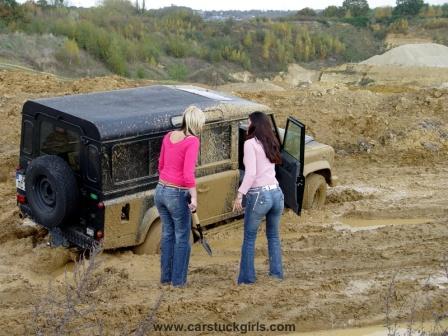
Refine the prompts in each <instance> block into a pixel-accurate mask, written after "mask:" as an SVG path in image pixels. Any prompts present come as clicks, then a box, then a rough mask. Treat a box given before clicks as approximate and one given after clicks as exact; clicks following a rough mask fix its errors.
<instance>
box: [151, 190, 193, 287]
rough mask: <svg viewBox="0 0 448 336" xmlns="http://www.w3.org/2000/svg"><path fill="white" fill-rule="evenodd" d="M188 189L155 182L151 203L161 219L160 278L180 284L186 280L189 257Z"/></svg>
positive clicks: (178, 285)
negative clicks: (153, 199) (153, 203)
mask: <svg viewBox="0 0 448 336" xmlns="http://www.w3.org/2000/svg"><path fill="white" fill-rule="evenodd" d="M189 200H190V192H189V191H188V190H187V189H181V188H176V187H171V186H166V185H161V184H158V185H157V187H156V192H155V204H156V207H157V210H158V211H159V215H160V219H161V221H162V236H161V240H160V268H161V270H160V282H161V283H162V284H170V283H171V284H172V285H173V286H176V287H183V286H185V285H186V283H187V273H188V263H189V261H190V252H191V245H190V230H191V212H190V209H189V207H188V203H189Z"/></svg>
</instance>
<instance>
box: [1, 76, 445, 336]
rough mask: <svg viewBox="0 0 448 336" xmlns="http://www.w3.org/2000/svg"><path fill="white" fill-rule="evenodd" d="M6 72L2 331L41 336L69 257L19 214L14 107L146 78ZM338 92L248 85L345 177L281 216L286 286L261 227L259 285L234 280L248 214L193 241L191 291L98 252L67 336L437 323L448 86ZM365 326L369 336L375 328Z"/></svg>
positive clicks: (153, 263)
mask: <svg viewBox="0 0 448 336" xmlns="http://www.w3.org/2000/svg"><path fill="white" fill-rule="evenodd" d="M30 76H31V77H32V78H30ZM0 78H1V79H2V81H0V96H1V97H2V98H1V99H2V100H1V104H2V105H1V106H0V113H1V114H2V116H5V117H6V118H5V120H7V122H5V123H4V124H2V125H1V126H0V129H1V131H2V132H1V137H2V147H1V152H0V155H1V158H2V159H4V160H2V161H1V162H2V163H1V170H0V171H2V172H3V173H2V174H3V175H0V177H2V176H4V177H3V178H0V197H1V198H2V202H1V204H0V209H1V212H0V312H1V313H0V334H8V335H24V334H35V331H36V330H37V328H38V327H39V328H41V329H43V330H46V333H45V334H51V330H52V329H51V327H52V326H54V320H60V319H62V317H63V316H66V315H64V311H63V310H62V311H61V310H54V312H55V314H53V315H51V316H52V317H49V316H50V315H49V314H44V311H43V309H44V308H45V307H46V308H48V307H51V306H48V305H47V306H45V305H43V304H42V302H47V303H48V302H50V301H51V300H49V297H51V298H52V300H53V302H64V298H65V293H66V291H67V288H70V286H73V282H72V280H71V279H72V273H73V270H74V263H73V261H72V260H73V255H72V254H71V253H70V251H67V250H64V249H51V248H49V247H47V246H46V242H47V239H48V237H46V236H45V232H44V231H43V230H41V229H39V228H36V227H35V226H33V225H32V223H29V222H27V221H25V222H23V221H22V220H20V219H19V218H18V213H17V210H16V204H15V189H14V183H13V176H12V175H11V172H12V171H13V170H14V167H15V165H16V162H17V161H16V160H17V146H18V143H19V138H18V137H19V120H20V119H19V113H20V106H21V104H22V103H23V102H24V100H25V99H27V98H30V97H37V96H42V95H48V96H50V95H57V94H65V93H69V92H81V91H82V92H84V91H94V90H100V89H111V88H118V87H123V86H134V85H140V84H141V83H135V82H127V81H124V80H121V79H117V78H109V79H108V78H104V79H85V80H82V81H77V82H67V83H65V82H64V83H62V82H58V81H57V80H55V79H52V78H42V77H39V76H38V75H28V74H21V73H12V72H0ZM33 83H37V84H36V87H35V86H33ZM10 88H13V89H10ZM74 88H77V91H75V90H74ZM330 89H331V88H328V87H317V86H315V87H311V88H303V89H300V90H298V89H297V90H289V91H288V90H286V91H278V92H263V93H253V92H250V93H247V92H241V93H240V95H243V96H245V97H246V98H251V99H254V100H256V101H259V102H261V103H266V104H268V105H270V106H272V107H273V108H274V110H275V112H276V114H277V116H278V117H279V119H280V120H281V121H284V120H285V118H286V116H287V115H289V114H292V115H295V116H296V117H298V118H299V119H302V120H303V121H304V122H305V123H306V125H307V126H309V127H308V130H309V132H310V133H311V134H313V135H315V136H316V138H317V139H318V140H320V141H322V142H325V143H329V144H331V145H333V146H334V147H335V148H336V150H337V158H336V167H335V171H336V174H337V175H338V177H339V180H340V184H339V186H337V187H335V188H329V191H328V193H329V194H328V202H327V204H326V207H325V209H324V210H322V211H304V212H303V213H302V216H301V217H297V216H296V215H295V214H293V213H292V212H290V211H286V212H285V214H284V216H283V217H282V221H281V239H282V249H283V262H284V271H285V279H284V280H283V281H276V280H274V279H271V278H270V277H269V276H268V275H267V271H268V264H267V258H268V257H267V245H266V238H265V235H264V230H263V228H261V230H260V233H259V237H258V239H257V243H256V270H257V283H256V284H255V285H253V286H238V285H236V277H237V274H238V268H239V258H240V249H241V243H242V237H243V230H242V222H241V220H240V221H233V222H231V223H228V224H227V225H225V226H220V227H218V228H215V229H212V230H210V231H208V232H207V233H206V237H207V240H208V242H209V243H210V245H211V247H212V249H213V253H214V254H213V257H209V256H208V255H207V254H206V253H205V251H204V250H203V249H202V248H201V246H196V245H195V246H194V247H193V251H192V255H191V259H190V272H189V280H188V286H187V287H186V288H184V289H178V288H171V287H165V286H161V285H159V282H158V281H159V274H160V273H159V272H160V271H159V257H158V256H140V255H134V254H133V252H132V251H131V250H126V249H123V250H119V251H108V252H105V253H103V254H102V255H100V256H99V257H98V261H99V263H98V266H97V267H96V268H95V270H94V272H93V273H94V274H93V275H92V280H91V282H89V286H87V288H88V289H89V290H88V293H87V295H85V296H84V297H83V301H81V303H80V304H79V307H80V308H79V309H83V311H84V312H86V311H87V312H88V314H81V315H80V316H78V317H75V318H73V320H72V321H71V324H70V325H71V327H72V329H71V331H69V332H67V333H68V334H70V332H71V333H72V334H80V335H92V334H97V332H93V331H92V329H91V328H89V326H90V324H91V323H92V322H93V321H101V322H102V323H103V331H104V334H106V335H129V334H139V332H141V331H142V330H143V331H144V330H149V329H148V328H147V326H148V325H151V323H152V322H156V323H179V324H184V325H187V324H200V323H205V324H214V323H221V324H224V323H229V324H232V323H234V322H235V323H240V324H242V323H256V322H259V323H264V324H276V323H285V324H293V325H294V326H295V332H296V333H302V332H313V333H310V334H305V335H349V334H350V331H347V332H346V333H345V332H344V331H341V330H340V329H342V328H352V329H351V330H353V328H357V327H368V326H381V325H383V324H384V323H385V320H386V311H387V309H386V308H387V306H389V313H388V316H389V318H390V319H391V320H392V321H401V322H406V321H407V320H408V319H409V318H410V316H411V315H412V316H413V318H414V320H415V321H420V320H429V321H431V319H432V318H433V316H435V315H434V314H436V315H437V314H439V313H440V314H442V313H447V305H448V291H447V288H448V271H447V269H448V265H447V261H446V260H447V259H446V257H447V255H446V251H447V247H448V246H447V245H448V210H447V209H448V208H447V204H448V196H447V193H446V190H448V168H447V167H446V159H447V156H448V155H447V140H446V139H447V138H446V137H445V133H447V132H448V128H447V126H448V119H447V118H448V114H447V113H446V109H447V99H448V94H447V93H446V92H442V95H439V93H437V95H436V96H438V98H436V97H435V96H433V95H432V92H433V91H428V89H421V90H418V91H417V92H413V93H405V94H403V93H400V94H398V93H387V94H383V93H372V92H371V91H369V90H364V89H363V90H350V89H348V88H347V87H340V88H333V90H335V92H336V93H335V94H332V93H331V92H330V93H328V91H327V90H330ZM319 92H320V93H321V94H318V93H319ZM5 95H8V97H10V98H6V99H5V98H4V97H5ZM428 97H429V98H428ZM427 98H428V99H429V103H425V101H426V99H427ZM397 106H398V108H396V107H397ZM405 106H406V107H405ZM8 111H10V112H9V113H10V114H9V115H8ZM280 126H281V125H280ZM382 139H383V140H382ZM425 144H426V147H425ZM430 144H433V145H434V146H436V147H437V149H435V147H431V146H430ZM67 284H68V287H67ZM49 288H51V290H50V291H49ZM50 294H51V295H50ZM53 306H57V307H60V306H59V305H56V304H54V305H53ZM50 310H51V309H50ZM51 311H53V310H51ZM51 319H53V320H51ZM45 328H47V329H45ZM76 328H81V331H79V330H75V329H76ZM319 330H320V332H319V333H318V331H319ZM322 330H324V331H322ZM329 330H333V331H329ZM364 330H367V331H368V332H367V331H366V333H364V334H362V335H366V334H369V333H372V335H373V333H374V332H376V331H377V329H374V328H373V327H372V328H371V329H364ZM140 334H141V333H140ZM143 334H145V333H143ZM154 334H160V335H176V334H179V332H174V331H172V332H169V331H164V332H154ZM181 334H186V335H188V334H190V335H199V334H201V335H207V334H220V333H219V332H218V333H213V332H210V331H205V332H189V333H188V332H183V333H181ZM226 334H240V333H239V332H236V331H235V332H229V333H226ZM248 334H253V335H262V334H264V335H268V334H272V333H271V332H251V333H248ZM278 334H282V333H281V332H279V333H278ZM353 335H358V334H356V333H353ZM359 335H361V334H359ZM375 335H376V334H375Z"/></svg>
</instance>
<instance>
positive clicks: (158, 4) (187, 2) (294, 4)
mask: <svg viewBox="0 0 448 336" xmlns="http://www.w3.org/2000/svg"><path fill="white" fill-rule="evenodd" d="M25 1H26V0H20V1H19V2H21V3H23V2H25ZM67 1H68V5H69V6H75V7H85V8H88V7H97V6H100V5H101V2H102V1H101V0H67ZM135 1H136V0H130V2H131V3H135ZM137 1H138V2H139V3H140V4H141V3H142V0H137ZM146 2H147V3H146V9H148V10H149V9H161V8H166V7H171V6H179V7H188V8H191V9H193V10H201V11H232V10H236V11H250V10H259V11H269V10H274V11H298V10H301V9H303V8H306V7H309V8H313V9H315V10H323V9H325V8H326V7H328V6H342V3H343V0H339V1H335V0H315V1H313V2H312V4H309V3H307V2H305V1H294V0H280V1H277V2H274V3H273V2H272V1H254V0H246V1H245V2H244V3H242V2H241V1H236V0H228V1H226V3H225V4H224V5H223V4H222V3H221V4H217V3H215V2H214V1H213V2H212V1H208V0H170V1H166V0H148V1H146ZM368 3H369V6H370V7H371V8H376V7H384V6H391V7H394V6H395V5H396V0H370V1H368ZM425 3H427V4H430V5H442V4H444V3H448V2H447V0H431V1H425ZM302 4H303V5H302Z"/></svg>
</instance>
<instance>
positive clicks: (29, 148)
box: [22, 121, 33, 154]
mask: <svg viewBox="0 0 448 336" xmlns="http://www.w3.org/2000/svg"><path fill="white" fill-rule="evenodd" d="M22 136H23V138H22V144H23V145H22V149H23V152H24V153H25V154H32V153H33V123H32V122H31V121H25V122H24V123H23V130H22Z"/></svg>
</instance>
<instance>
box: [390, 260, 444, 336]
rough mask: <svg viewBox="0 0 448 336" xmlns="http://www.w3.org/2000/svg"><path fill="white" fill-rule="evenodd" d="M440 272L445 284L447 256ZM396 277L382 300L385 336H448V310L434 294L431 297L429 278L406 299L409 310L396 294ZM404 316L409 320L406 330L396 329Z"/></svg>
mask: <svg viewBox="0 0 448 336" xmlns="http://www.w3.org/2000/svg"><path fill="white" fill-rule="evenodd" d="M441 269H442V271H443V276H444V277H445V279H446V281H447V282H448V255H445V256H444V257H443V259H442V263H441ZM397 275H398V273H395V274H394V275H393V277H392V279H391V282H390V284H389V287H388V291H387V295H386V298H385V315H386V318H385V327H386V328H387V336H448V327H447V326H446V320H447V319H448V311H447V309H446V307H443V306H442V305H440V303H439V302H438V300H437V298H438V296H437V294H436V295H432V294H431V290H432V289H433V287H434V285H433V284H431V275H430V276H428V278H427V280H426V281H425V283H424V285H423V286H422V289H421V291H418V292H416V293H415V294H413V295H412V297H408V298H407V299H408V300H407V302H410V308H406V300H403V298H400V297H399V295H398V294H397V292H398V290H397V281H396V279H397ZM400 301H401V303H400ZM408 307H409V306H408ZM394 308H395V309H394ZM419 312H420V318H419ZM403 317H407V320H408V322H407V324H406V328H405V329H404V328H399V324H398V322H399V319H400V318H401V319H402V318H403ZM444 322H445V323H444Z"/></svg>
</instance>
